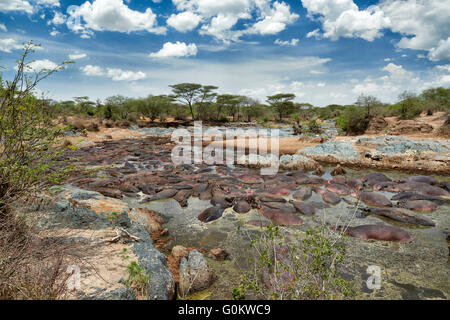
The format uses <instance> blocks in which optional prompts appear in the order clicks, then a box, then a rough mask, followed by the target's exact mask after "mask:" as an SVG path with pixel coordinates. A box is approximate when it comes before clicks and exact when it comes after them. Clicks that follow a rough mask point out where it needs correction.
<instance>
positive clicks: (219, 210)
mask: <svg viewBox="0 0 450 320" xmlns="http://www.w3.org/2000/svg"><path fill="white" fill-rule="evenodd" d="M224 210H225V209H224V208H223V207H221V206H214V207H210V208H208V209H206V210H205V211H203V212H202V213H200V214H199V216H198V217H197V219H198V220H200V221H201V222H211V221H214V220H217V219H219V218H220V217H221V216H222V214H223V211H224Z"/></svg>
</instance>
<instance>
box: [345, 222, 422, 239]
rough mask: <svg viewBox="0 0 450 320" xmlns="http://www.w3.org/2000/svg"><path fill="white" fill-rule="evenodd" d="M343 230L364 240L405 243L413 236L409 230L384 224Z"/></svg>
mask: <svg viewBox="0 0 450 320" xmlns="http://www.w3.org/2000/svg"><path fill="white" fill-rule="evenodd" d="M338 229H339V228H338ZM340 229H342V228H340ZM343 231H344V232H345V233H346V234H348V235H349V236H352V237H355V238H359V239H364V240H381V241H396V242H405V243H409V242H411V241H413V240H414V237H413V236H412V235H411V234H410V233H409V232H407V231H405V230H402V229H400V228H395V227H391V226H385V225H363V226H358V227H348V228H346V229H345V230H343Z"/></svg>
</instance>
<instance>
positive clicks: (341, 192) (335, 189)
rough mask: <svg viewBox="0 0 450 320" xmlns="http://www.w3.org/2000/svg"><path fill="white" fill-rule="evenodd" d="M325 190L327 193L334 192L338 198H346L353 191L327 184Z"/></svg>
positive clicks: (335, 184)
mask: <svg viewBox="0 0 450 320" xmlns="http://www.w3.org/2000/svg"><path fill="white" fill-rule="evenodd" d="M325 188H326V189H327V190H328V191H331V192H334V193H336V194H338V195H340V196H346V195H349V194H352V193H353V191H352V190H351V189H350V188H349V187H347V186H346V185H343V184H337V183H329V184H327V185H325Z"/></svg>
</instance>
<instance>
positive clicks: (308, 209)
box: [289, 200, 316, 216]
mask: <svg viewBox="0 0 450 320" xmlns="http://www.w3.org/2000/svg"><path fill="white" fill-rule="evenodd" d="M289 202H290V203H292V205H293V206H294V208H295V209H296V210H297V211H298V212H300V213H301V214H304V215H307V216H313V215H315V214H316V208H314V206H313V205H311V204H309V203H307V202H298V201H293V200H290V201H289Z"/></svg>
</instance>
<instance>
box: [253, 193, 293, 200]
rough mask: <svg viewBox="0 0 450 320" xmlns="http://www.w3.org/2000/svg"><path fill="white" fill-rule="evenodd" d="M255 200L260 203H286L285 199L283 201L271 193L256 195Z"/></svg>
mask: <svg viewBox="0 0 450 320" xmlns="http://www.w3.org/2000/svg"><path fill="white" fill-rule="evenodd" d="M256 198H257V199H258V200H259V201H261V202H287V201H286V199H284V198H283V197H281V196H276V195H273V194H271V193H265V192H263V193H258V194H257V196H256Z"/></svg>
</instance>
